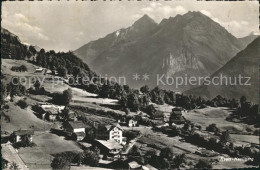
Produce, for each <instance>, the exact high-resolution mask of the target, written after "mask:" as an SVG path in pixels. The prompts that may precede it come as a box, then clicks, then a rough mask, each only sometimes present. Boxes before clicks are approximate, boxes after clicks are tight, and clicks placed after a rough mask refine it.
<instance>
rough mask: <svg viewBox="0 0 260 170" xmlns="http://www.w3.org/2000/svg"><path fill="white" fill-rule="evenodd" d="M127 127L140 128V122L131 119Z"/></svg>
mask: <svg viewBox="0 0 260 170" xmlns="http://www.w3.org/2000/svg"><path fill="white" fill-rule="evenodd" d="M127 126H128V127H136V126H138V122H137V120H135V119H134V118H131V119H129V120H128V121H127Z"/></svg>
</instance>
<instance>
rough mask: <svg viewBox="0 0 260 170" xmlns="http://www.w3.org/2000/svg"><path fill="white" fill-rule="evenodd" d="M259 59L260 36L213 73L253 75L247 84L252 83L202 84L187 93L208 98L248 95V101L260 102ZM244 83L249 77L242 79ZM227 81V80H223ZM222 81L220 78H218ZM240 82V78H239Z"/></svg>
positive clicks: (218, 81) (214, 75)
mask: <svg viewBox="0 0 260 170" xmlns="http://www.w3.org/2000/svg"><path fill="white" fill-rule="evenodd" d="M259 59H260V37H258V38H256V39H255V40H254V41H253V42H252V43H250V44H249V45H248V46H247V47H246V48H245V49H244V50H242V51H241V52H239V53H238V54H237V55H236V56H235V57H234V58H232V59H231V60H230V61H229V62H228V63H227V64H225V66H223V67H222V68H221V69H219V70H218V71H217V72H215V73H214V74H212V76H211V80H212V79H213V77H220V75H221V74H222V76H223V77H224V76H227V77H232V82H233V83H234V82H235V80H234V77H238V76H239V75H241V76H243V77H251V79H250V81H249V82H248V83H247V84H251V85H230V84H229V85H222V86H221V85H202V86H201V87H199V88H196V89H192V90H189V91H186V92H185V94H193V95H198V96H202V97H207V98H214V97H215V96H217V95H221V96H223V97H227V98H236V99H239V98H240V97H241V96H246V98H247V99H248V101H252V102H254V103H259ZM241 80H242V83H246V82H245V81H247V79H241ZM222 81H223V82H225V80H224V79H223V80H222ZM216 83H220V80H216ZM237 83H238V80H237Z"/></svg>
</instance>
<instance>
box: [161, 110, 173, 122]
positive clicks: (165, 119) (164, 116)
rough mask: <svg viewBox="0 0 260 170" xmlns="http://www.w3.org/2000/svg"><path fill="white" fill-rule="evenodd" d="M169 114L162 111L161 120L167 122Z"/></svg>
mask: <svg viewBox="0 0 260 170" xmlns="http://www.w3.org/2000/svg"><path fill="white" fill-rule="evenodd" d="M170 116H171V113H169V112H164V113H163V121H164V122H169V120H170Z"/></svg>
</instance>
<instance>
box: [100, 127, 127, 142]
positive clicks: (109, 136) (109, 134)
mask: <svg viewBox="0 0 260 170" xmlns="http://www.w3.org/2000/svg"><path fill="white" fill-rule="evenodd" d="M95 138H96V139H98V140H115V141H116V142H118V143H120V144H121V143H122V140H123V130H122V128H121V127H120V126H119V125H99V126H98V127H96V128H95Z"/></svg>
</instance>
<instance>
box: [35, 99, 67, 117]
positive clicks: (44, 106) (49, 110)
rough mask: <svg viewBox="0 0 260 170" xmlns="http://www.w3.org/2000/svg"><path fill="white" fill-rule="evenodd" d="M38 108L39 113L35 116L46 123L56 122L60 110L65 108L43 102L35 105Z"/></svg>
mask: <svg viewBox="0 0 260 170" xmlns="http://www.w3.org/2000/svg"><path fill="white" fill-rule="evenodd" d="M37 105H38V107H40V108H41V109H40V110H39V113H37V116H38V117H39V118H41V119H43V120H48V121H56V120H57V118H58V116H59V114H60V113H61V112H62V110H63V109H64V108H65V106H58V105H53V104H48V103H44V102H42V103H41V102H39V103H37Z"/></svg>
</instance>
